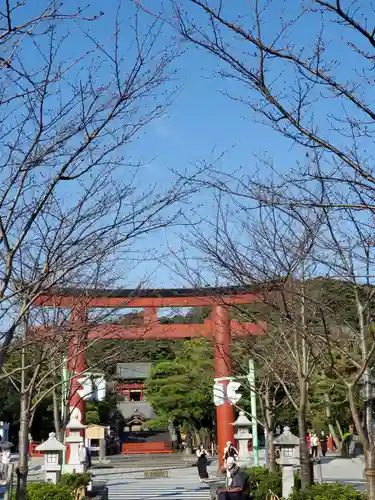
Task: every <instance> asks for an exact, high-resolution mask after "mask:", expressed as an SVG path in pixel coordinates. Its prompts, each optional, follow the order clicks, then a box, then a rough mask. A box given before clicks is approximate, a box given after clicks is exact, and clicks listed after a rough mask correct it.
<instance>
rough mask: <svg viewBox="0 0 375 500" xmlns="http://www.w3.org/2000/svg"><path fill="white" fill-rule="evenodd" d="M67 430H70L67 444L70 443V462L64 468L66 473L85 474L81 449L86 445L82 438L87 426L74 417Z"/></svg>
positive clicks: (66, 440)
mask: <svg viewBox="0 0 375 500" xmlns="http://www.w3.org/2000/svg"><path fill="white" fill-rule="evenodd" d="M66 428H67V429H68V430H69V436H67V438H66V439H65V442H66V443H69V447H70V453H69V461H68V463H67V464H65V466H64V472H67V473H74V472H77V473H83V472H85V464H84V463H82V462H81V457H80V450H79V448H80V445H82V444H84V438H83V437H82V436H81V433H82V431H84V430H85V429H86V426H85V425H83V424H81V422H80V421H79V420H78V419H77V418H74V415H73V416H72V418H71V419H70V422H69V423H68V425H67V426H66Z"/></svg>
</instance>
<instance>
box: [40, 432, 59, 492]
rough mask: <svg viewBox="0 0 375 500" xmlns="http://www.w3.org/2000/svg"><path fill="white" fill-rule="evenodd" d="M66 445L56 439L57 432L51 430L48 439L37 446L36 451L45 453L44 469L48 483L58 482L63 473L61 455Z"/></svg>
mask: <svg viewBox="0 0 375 500" xmlns="http://www.w3.org/2000/svg"><path fill="white" fill-rule="evenodd" d="M65 450H66V446H65V445H63V444H62V443H60V441H58V440H57V439H56V434H55V433H54V432H51V433H50V435H49V438H48V439H47V441H44V443H42V444H40V445H39V446H37V447H36V451H41V452H42V453H44V465H43V470H44V472H45V481H46V483H53V484H57V483H58V482H59V480H60V474H61V455H62V453H63V452H65Z"/></svg>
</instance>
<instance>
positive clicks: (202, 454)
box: [196, 444, 208, 483]
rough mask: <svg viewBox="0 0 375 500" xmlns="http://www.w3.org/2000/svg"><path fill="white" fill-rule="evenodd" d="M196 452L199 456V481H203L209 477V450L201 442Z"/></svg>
mask: <svg viewBox="0 0 375 500" xmlns="http://www.w3.org/2000/svg"><path fill="white" fill-rule="evenodd" d="M196 454H197V457H198V460H197V468H198V475H199V481H200V482H201V483H203V481H205V480H206V479H208V472H207V456H208V451H207V450H206V448H205V447H204V446H203V444H200V445H199V448H198V449H197V451H196Z"/></svg>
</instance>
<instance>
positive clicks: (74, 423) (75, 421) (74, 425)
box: [66, 418, 86, 429]
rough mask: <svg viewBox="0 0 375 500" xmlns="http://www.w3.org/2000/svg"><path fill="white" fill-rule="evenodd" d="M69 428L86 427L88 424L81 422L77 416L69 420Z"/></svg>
mask: <svg viewBox="0 0 375 500" xmlns="http://www.w3.org/2000/svg"><path fill="white" fill-rule="evenodd" d="M66 428H67V429H86V425H83V424H81V422H80V421H79V420H78V419H77V418H71V419H70V420H69V423H68V425H67V426H66Z"/></svg>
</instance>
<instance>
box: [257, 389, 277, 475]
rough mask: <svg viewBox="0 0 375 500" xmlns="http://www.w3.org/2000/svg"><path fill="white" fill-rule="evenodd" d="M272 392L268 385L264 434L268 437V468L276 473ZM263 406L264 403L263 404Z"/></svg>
mask: <svg viewBox="0 0 375 500" xmlns="http://www.w3.org/2000/svg"><path fill="white" fill-rule="evenodd" d="M270 399H271V397H270V390H269V386H268V385H267V387H266V390H265V394H264V403H265V404H264V417H265V418H264V432H265V434H266V435H267V449H266V450H265V451H266V453H267V456H268V468H269V470H270V471H271V472H275V471H276V467H277V464H276V452H275V445H274V441H275V437H274V434H273V428H274V416H273V414H272V411H271V401H270ZM261 404H262V403H261Z"/></svg>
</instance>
